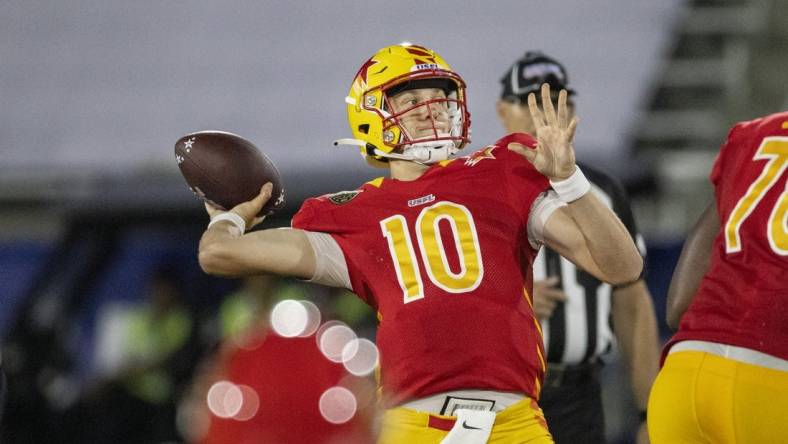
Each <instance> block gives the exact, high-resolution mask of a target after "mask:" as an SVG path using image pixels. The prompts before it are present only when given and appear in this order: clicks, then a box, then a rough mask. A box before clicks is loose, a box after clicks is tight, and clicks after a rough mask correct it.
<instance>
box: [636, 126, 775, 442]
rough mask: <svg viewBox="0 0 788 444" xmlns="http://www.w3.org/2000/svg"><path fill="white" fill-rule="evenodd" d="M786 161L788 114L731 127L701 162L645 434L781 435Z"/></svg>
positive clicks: (656, 438) (715, 438)
mask: <svg viewBox="0 0 788 444" xmlns="http://www.w3.org/2000/svg"><path fill="white" fill-rule="evenodd" d="M786 170H788V112H782V113H777V114H772V115H769V116H766V117H763V118H760V119H756V120H753V121H750V122H742V123H739V124H738V125H736V126H734V127H733V129H732V130H731V131H730V134H729V135H728V140H727V141H726V143H725V144H724V145H723V146H722V149H721V151H720V153H719V155H718V157H717V160H716V162H715V164H714V167H713V168H712V171H711V181H712V183H713V184H714V188H715V197H716V206H715V205H712V206H710V207H709V208H708V209H707V210H706V211H705V212H704V214H703V215H702V216H701V219H700V220H699V221H698V223H697V224H696V226H695V228H693V231H692V233H690V236H689V237H688V239H687V242H686V244H685V246H684V250H683V251H682V254H681V258H680V259H679V264H678V266H677V267H676V271H675V273H674V276H673V280H672V282H671V286H670V290H669V292H668V323H669V324H670V325H671V326H672V327H674V328H675V326H676V324H679V325H678V332H677V333H676V334H675V335H674V336H673V338H671V340H670V341H669V342H668V344H667V345H666V346H665V350H664V351H663V355H666V357H665V358H664V366H663V368H662V370H661V371H660V374H659V376H658V377H657V380H656V382H655V384H654V387H653V389H652V392H651V397H650V400H649V409H648V412H649V413H648V427H649V435H650V437H651V441H652V442H654V443H674V442H692V443H694V442H697V443H702V442H703V443H705V442H725V443H728V442H730V443H734V442H757V443H784V442H788V431H786V428H785V418H786V417H788V279H786V277H785V274H786V272H788V188H787V184H786V180H788V172H786ZM704 273H705V274H704ZM679 319H680V323H679ZM688 394H691V396H688Z"/></svg>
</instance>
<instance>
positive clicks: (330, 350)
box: [317, 321, 356, 363]
mask: <svg viewBox="0 0 788 444" xmlns="http://www.w3.org/2000/svg"><path fill="white" fill-rule="evenodd" d="M354 339H356V333H355V332H353V330H351V329H350V327H348V326H347V325H345V324H344V323H342V322H339V321H329V322H326V323H325V324H323V326H322V327H320V329H319V330H318V332H317V345H318V347H319V348H320V351H321V352H322V353H323V355H324V356H325V357H326V358H327V359H329V360H330V361H332V362H337V363H338V362H342V352H343V350H344V349H345V346H346V345H347V344H348V343H349V342H352V341H353V340H354Z"/></svg>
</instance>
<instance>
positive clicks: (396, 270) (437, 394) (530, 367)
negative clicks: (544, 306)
mask: <svg viewBox="0 0 788 444" xmlns="http://www.w3.org/2000/svg"><path fill="white" fill-rule="evenodd" d="M541 93H542V95H543V97H548V98H549V97H550V90H549V87H548V86H547V85H544V86H543V88H542V91H541ZM345 101H346V103H347V111H348V120H349V123H350V127H351V130H352V132H353V136H354V138H352V139H342V140H339V141H337V143H341V144H350V145H357V146H359V147H360V148H361V153H362V155H364V156H365V158H366V159H367V160H368V161H369V162H370V163H371V164H373V165H376V166H386V167H388V168H389V170H390V178H379V179H376V180H373V181H371V182H369V183H367V184H364V185H362V186H361V187H360V188H358V189H356V190H354V191H349V192H341V193H335V194H329V195H325V196H322V197H319V198H315V199H309V200H307V201H306V202H305V203H304V204H303V206H302V208H301V210H300V211H299V212H298V214H296V216H295V217H294V218H293V224H292V228H291V229H282V230H261V231H254V232H250V233H246V234H244V235H239V234H238V233H239V232H240V233H244V232H245V231H246V227H247V226H248V225H252V224H254V223H255V222H256V220H255V219H254V215H256V214H257V212H258V211H259V209H260V208H261V206H262V205H263V204H264V203H265V202H266V200H267V199H268V198H269V197H270V192H271V187H270V185H265V186H264V187H263V189H262V190H261V194H260V195H259V196H258V197H257V198H255V199H253V200H252V201H250V202H246V203H243V204H241V205H239V206H237V207H235V208H233V209H232V210H231V211H229V212H220V211H217V210H216V209H214V208H211V207H208V212H209V214H210V215H211V219H212V220H211V223H210V224H209V227H208V229H207V230H206V232H205V233H204V235H203V237H202V240H201V242H200V264H201V266H202V267H203V269H204V270H205V271H206V272H208V273H212V274H219V275H229V276H239V275H245V274H254V273H277V274H283V275H289V276H296V277H300V278H304V279H309V280H311V281H312V282H316V283H321V284H325V285H332V286H337V287H345V288H348V289H351V290H352V291H353V292H355V293H356V294H357V295H358V296H359V297H360V298H362V299H363V300H364V301H366V302H367V303H368V304H370V305H371V306H372V307H374V308H375V309H376V310H377V311H378V319H379V320H380V325H379V328H378V333H377V342H378V345H379V348H380V354H381V359H380V374H381V385H382V403H383V406H384V407H385V408H386V409H387V410H386V412H385V414H384V418H383V425H382V430H381V433H380V437H379V442H380V443H399V442H409V443H417V444H419V443H438V442H442V443H446V444H450V443H456V442H472V443H477V442H478V443H483V442H488V440H489V441H490V442H493V441H494V442H504V443H508V442H523V441H528V442H534V443H543V442H544V443H548V442H552V439H551V437H550V434H549V432H548V431H547V428H546V425H545V423H544V419H543V418H542V415H541V412H540V410H539V408H538V405H537V403H536V401H537V400H538V397H539V390H540V383H541V378H542V374H543V372H544V357H543V351H542V340H541V338H540V332H539V325H538V321H537V320H536V319H535V317H534V314H533V310H532V307H531V299H530V290H531V286H532V276H531V271H532V270H531V268H532V262H533V259H534V257H535V255H536V253H537V251H538V248H539V247H540V245H541V244H546V245H549V246H550V247H552V248H553V249H555V250H556V251H558V252H560V253H562V254H564V255H565V256H566V257H567V258H569V259H571V260H572V261H573V262H575V263H576V264H577V265H578V266H580V267H582V268H584V269H586V270H588V271H589V272H590V273H592V274H594V275H595V276H598V277H599V278H600V279H602V280H605V281H608V282H612V283H623V282H629V281H633V280H635V279H637V278H638V276H639V274H640V271H641V269H642V260H641V258H640V255H639V254H638V251H637V248H636V247H635V245H634V243H633V241H632V239H631V237H630V236H629V234H628V232H627V230H626V228H625V227H624V225H623V224H622V223H621V221H620V220H618V218H617V217H616V216H615V214H613V213H612V212H611V211H610V210H609V209H608V208H607V207H606V206H605V205H604V204H602V203H601V202H600V201H599V200H597V198H596V197H595V196H594V195H593V193H589V192H588V190H589V188H590V186H589V184H588V181H587V180H585V178H584V177H583V175H582V172H581V171H580V170H579V169H578V168H577V167H576V165H575V157H574V151H573V148H572V139H573V136H574V130H575V126H576V120H575V119H574V118H572V119H569V118H568V112H567V106H566V92H565V91H562V92H561V94H560V99H559V101H558V108H557V110H556V109H555V108H554V107H553V105H552V102H551V101H550V100H549V99H548V100H544V102H543V103H545V105H544V109H539V108H538V107H537V105H536V100H535V97H534V96H533V95H532V96H531V97H530V100H529V104H530V112H531V113H532V115H533V117H534V121H535V122H537V125H536V128H537V131H536V134H535V137H536V138H535V139H534V138H532V137H531V136H528V135H525V134H512V135H509V136H506V137H504V138H502V139H501V140H499V141H498V142H496V143H495V144H493V145H490V146H488V147H486V148H484V149H482V150H480V151H479V152H477V153H475V154H473V155H470V156H468V157H460V158H451V157H450V156H451V155H453V154H455V153H456V152H457V151H458V150H459V149H461V148H462V147H463V146H465V145H466V144H467V143H468V142H469V139H468V134H469V125H470V117H469V114H468V111H467V106H466V92H465V83H464V82H463V80H462V78H461V77H460V76H459V75H458V74H457V73H455V72H454V71H453V70H452V69H451V68H450V67H449V65H448V64H447V63H446V62H445V61H444V60H443V59H442V58H441V57H440V56H439V55H438V54H436V53H435V52H433V51H431V50H429V49H427V48H424V47H421V46H415V45H409V44H402V45H394V46H389V47H386V48H383V49H382V50H380V51H378V52H377V53H376V54H375V55H374V56H372V57H371V58H370V59H369V60H367V62H365V63H364V64H363V66H362V67H361V69H360V70H359V71H358V73H357V74H356V76H355V78H354V81H353V84H352V86H351V89H350V92H349V94H348V97H347V98H346V100H345ZM234 225H235V226H234ZM239 228H240V230H239Z"/></svg>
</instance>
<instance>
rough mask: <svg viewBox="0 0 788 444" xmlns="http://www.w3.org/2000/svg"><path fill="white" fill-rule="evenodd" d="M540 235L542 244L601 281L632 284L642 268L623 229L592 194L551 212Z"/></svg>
mask: <svg viewBox="0 0 788 444" xmlns="http://www.w3.org/2000/svg"><path fill="white" fill-rule="evenodd" d="M543 236H544V244H545V245H547V246H548V247H549V248H551V249H552V250H554V251H556V252H557V253H558V254H560V255H561V256H563V257H565V258H567V259H569V260H570V261H572V262H573V263H574V264H575V265H577V266H578V267H580V268H582V269H584V270H586V271H587V272H589V273H590V274H592V275H594V276H595V277H597V278H598V279H599V280H601V281H605V282H609V283H611V284H623V283H628V282H633V281H635V280H637V279H638V277H639V276H640V272H641V271H642V269H643V258H642V257H641V256H640V253H638V250H637V247H635V243H634V242H633V241H632V237H631V236H630V235H629V232H628V231H627V229H626V227H624V224H623V223H622V222H621V220H619V218H618V216H616V215H615V213H613V211H611V210H610V209H609V208H608V207H607V206H606V205H605V204H603V203H602V202H601V201H600V200H599V199H598V198H597V197H596V196H595V195H594V193H592V192H587V193H586V194H585V195H583V197H581V198H579V199H577V200H575V201H572V202H570V203H568V204H567V205H566V206H563V207H561V208H558V209H557V210H556V211H555V212H553V214H552V215H551V216H550V218H549V219H547V222H545V225H544V232H543Z"/></svg>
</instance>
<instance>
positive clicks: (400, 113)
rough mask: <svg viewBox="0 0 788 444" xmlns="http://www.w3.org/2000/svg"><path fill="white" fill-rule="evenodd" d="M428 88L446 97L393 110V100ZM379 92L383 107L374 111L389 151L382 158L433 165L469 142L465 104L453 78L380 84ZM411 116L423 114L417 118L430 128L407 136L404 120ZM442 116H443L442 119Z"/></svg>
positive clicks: (407, 80)
mask: <svg viewBox="0 0 788 444" xmlns="http://www.w3.org/2000/svg"><path fill="white" fill-rule="evenodd" d="M395 80H397V79H395ZM428 88H429V89H439V90H442V91H443V92H444V94H445V96H444V97H436V98H431V99H428V100H423V101H419V103H417V104H415V105H413V106H408V107H406V108H404V109H400V110H397V111H396V112H395V111H394V108H395V107H394V106H393V103H392V98H393V97H395V96H397V95H398V94H401V93H405V92H406V91H408V90H414V89H428ZM381 89H382V90H383V94H382V102H383V104H382V106H381V107H380V108H377V109H376V111H377V112H379V113H380V116H381V118H382V123H383V127H382V128H383V141H384V143H385V144H386V145H387V146H388V147H391V151H392V153H389V155H388V156H385V157H393V158H403V159H405V160H412V161H415V162H418V163H423V164H433V163H436V162H440V161H442V160H446V159H448V158H449V156H451V155H453V154H455V153H456V152H457V151H458V150H459V149H460V148H461V147H462V146H463V145H465V144H466V143H467V142H468V138H467V136H466V134H465V133H466V131H465V129H466V126H465V125H464V122H463V116H467V115H468V113H467V110H466V108H465V102H464V101H463V100H461V98H460V94H459V92H458V89H459V88H458V84H457V81H456V80H455V79H451V78H447V77H445V76H443V77H429V78H421V79H415V80H414V79H412V78H410V79H406V80H405V81H404V82H399V83H397V84H395V85H393V86H389V87H387V85H382V87H381ZM413 114H422V115H423V116H424V117H416V118H420V119H424V120H425V121H427V122H429V123H430V125H431V129H428V130H427V132H426V133H422V134H418V135H414V134H410V133H409V131H408V129H407V126H406V125H405V122H404V120H405V119H407V118H409V117H410V118H413ZM441 115H444V116H443V118H442V119H441V118H440V116H441ZM426 116H430V117H429V118H427V117H426ZM441 122H445V124H442V123H441ZM442 127H445V128H442ZM391 154H395V156H392V155H391ZM396 154H400V155H401V156H402V157H400V156H396Z"/></svg>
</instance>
